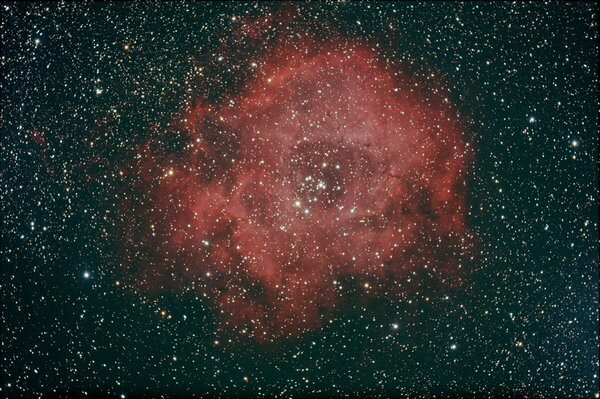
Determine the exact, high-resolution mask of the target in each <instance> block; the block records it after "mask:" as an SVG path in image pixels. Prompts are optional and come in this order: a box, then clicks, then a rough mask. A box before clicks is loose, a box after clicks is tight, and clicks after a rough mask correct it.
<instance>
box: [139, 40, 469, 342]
mask: <svg viewBox="0 0 600 399" xmlns="http://www.w3.org/2000/svg"><path fill="white" fill-rule="evenodd" d="M257 64H258V65H259V67H257V69H256V74H255V77H253V78H252V79H250V80H249V81H248V82H246V84H245V85H244V88H243V90H241V91H239V93H238V94H237V95H235V96H230V97H227V98H226V99H224V100H223V101H222V102H221V103H218V104H211V105H207V103H206V102H205V101H203V100H202V99H197V100H196V101H195V102H194V104H193V105H192V106H191V107H190V108H189V109H188V110H187V111H186V112H185V115H184V118H183V119H184V122H183V123H182V126H183V130H184V131H185V135H186V140H185V141H186V142H187V145H186V146H185V148H183V149H182V150H181V151H178V152H177V153H175V154H171V153H167V152H166V151H165V150H164V149H163V148H162V147H161V146H154V145H153V143H152V142H149V143H148V144H146V146H145V147H144V148H143V149H142V154H143V160H142V161H141V162H140V163H139V165H138V168H137V170H136V172H137V173H138V174H139V175H140V176H141V180H140V181H141V183H140V186H139V187H140V189H141V190H142V191H143V192H144V193H145V195H146V202H144V203H143V205H140V207H143V208H144V210H143V211H139V212H137V215H143V220H144V222H143V223H145V224H147V225H148V226H150V227H148V226H146V225H145V224H144V227H142V228H141V230H140V229H139V227H140V226H139V224H137V225H135V227H133V228H132V230H135V229H137V230H139V231H137V232H134V231H131V232H130V233H131V245H130V247H131V249H130V254H131V257H132V259H133V260H134V261H133V263H136V264H137V269H136V270H137V273H138V274H137V278H138V280H139V281H140V282H144V284H149V285H154V286H165V285H169V283H168V282H169V281H170V280H177V281H178V283H177V286H178V287H179V288H178V289H180V288H181V287H182V286H185V287H188V288H190V287H191V288H190V289H192V290H195V291H197V292H200V293H202V294H206V296H208V297H209V298H210V299H211V300H212V301H213V302H214V303H215V305H216V307H217V309H218V314H219V316H220V320H221V322H222V324H223V327H224V328H226V327H227V326H230V327H231V328H240V329H242V328H243V329H246V330H247V331H249V334H250V335H252V336H254V337H255V338H257V339H259V340H262V339H272V338H273V337H280V336H295V335H298V334H299V333H301V332H302V331H305V330H310V329H314V328H318V327H319V326H320V325H321V323H322V320H323V318H324V316H325V315H326V314H329V313H331V311H332V310H333V309H334V308H335V306H336V304H337V303H339V301H340V298H339V297H338V292H337V288H336V285H335V284H334V280H336V278H339V276H355V278H356V281H361V282H369V281H370V282H371V284H373V282H378V284H379V285H380V286H381V287H385V290H384V289H383V288H382V290H381V291H380V292H385V293H386V295H393V294H398V293H399V292H402V290H403V288H402V284H398V282H401V281H402V280H406V278H407V276H409V275H410V273H411V272H412V271H414V270H417V269H423V268H428V269H429V270H430V271H431V272H432V273H433V274H435V275H436V276H437V277H438V278H439V279H440V281H442V282H443V281H446V280H452V279H453V278H455V277H457V275H458V274H459V273H458V272H459V270H460V268H461V262H463V261H464V259H465V257H466V256H467V254H468V248H469V242H470V241H469V239H468V235H469V234H468V229H467V227H466V224H465V213H466V206H465V184H464V175H465V170H466V167H467V164H468V159H469V156H468V153H469V152H468V151H467V150H468V148H467V146H466V144H465V141H464V139H463V133H462V131H461V127H460V122H459V120H458V118H457V116H456V113H455V112H453V111H452V110H451V108H450V107H449V105H448V104H447V103H446V102H445V101H444V100H443V99H442V98H441V97H440V98H438V97H439V96H438V97H436V96H429V97H427V96H426V95H425V94H423V92H422V91H420V90H417V87H416V86H415V81H414V80H412V79H409V78H408V76H406V75H405V74H403V73H401V72H399V71H395V70H393V69H392V68H390V67H387V66H385V65H384V64H383V63H382V61H380V60H379V58H378V55H377V54H376V53H375V52H374V51H373V50H371V49H368V48H367V47H365V46H360V45H356V44H352V43H341V42H339V41H336V42H335V43H330V44H328V45H323V44H316V43H315V42H309V41H297V42H295V43H294V44H293V45H292V44H281V45H279V46H277V48H276V49H275V50H274V51H270V52H267V53H266V54H265V55H264V57H263V59H261V60H259V62H258V63H257ZM154 147H156V148H154Z"/></svg>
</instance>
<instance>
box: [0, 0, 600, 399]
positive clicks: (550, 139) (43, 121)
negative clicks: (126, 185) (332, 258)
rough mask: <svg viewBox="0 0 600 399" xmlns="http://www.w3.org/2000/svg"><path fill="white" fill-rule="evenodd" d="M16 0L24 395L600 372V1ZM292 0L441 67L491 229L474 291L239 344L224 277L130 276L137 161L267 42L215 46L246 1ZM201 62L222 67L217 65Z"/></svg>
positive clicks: (481, 380) (12, 371) (568, 386)
mask: <svg viewBox="0 0 600 399" xmlns="http://www.w3.org/2000/svg"><path fill="white" fill-rule="evenodd" d="M1 7H2V22H1V26H2V81H1V85H2V87H1V91H2V125H1V129H2V130H1V134H2V138H1V145H2V146H1V148H0V149H1V162H2V163H1V199H2V209H1V212H2V240H1V243H0V253H1V261H2V267H1V272H2V277H1V280H0V284H1V287H0V290H1V295H2V313H1V317H2V327H1V328H2V330H1V338H0V339H1V343H2V346H1V352H2V353H1V358H0V359H1V366H2V371H1V374H0V375H1V381H0V383H1V388H0V389H1V391H0V392H2V395H3V396H8V397H33V396H38V395H40V396H42V397H65V396H86V395H88V396H98V397H105V396H106V397H121V396H122V395H123V397H137V396H147V397H158V396H159V395H160V394H162V395H164V396H168V397H172V396H177V397H180V396H183V397H187V396H192V395H201V394H204V395H207V396H241V397H249V396H266V397H273V396H282V397H283V396H285V397H288V396H300V397H307V396H309V397H314V396H323V397H331V396H344V395H349V396H352V397H354V396H369V397H372V396H379V395H382V396H393V397H401V396H411V397H414V396H427V397H431V396H438V397H447V396H463V397H465V396H466V397H565V398H566V397H586V398H587V397H590V398H591V397H594V396H595V395H596V393H597V392H598V390H599V389H598V224H597V219H598V193H597V192H598V171H597V161H598V158H597V156H598V139H597V122H598V120H597V109H598V108H597V107H598V104H597V78H598V74H597V72H598V71H597V61H596V60H597V55H598V50H597V40H598V26H597V22H596V20H597V13H598V8H597V6H596V5H595V4H594V3H592V2H577V3H566V2H565V3H562V2H561V3H558V2H553V3H539V2H535V3H520V2H519V3H516V2H513V3H509V2H498V3H483V2H481V3H479V2H469V3H454V2H448V3H411V2H402V3H393V2H369V3H366V2H351V1H350V2H340V3H293V4H283V5H282V4H279V3H268V2H263V3H255V2H247V3H233V2H232V3H220V2H207V3H198V4H191V3H30V4H26V3H3V4H2V6H1ZM281 7H288V9H290V10H292V11H294V10H297V14H298V15H299V16H298V17H297V18H296V20H295V21H294V22H293V23H292V27H293V28H298V29H299V28H300V27H305V26H306V25H307V24H308V26H309V28H308V29H309V30H310V31H311V32H312V33H315V34H318V35H320V36H321V37H327V35H328V34H329V32H331V29H332V28H334V29H336V30H337V31H339V32H341V34H342V35H344V36H348V37H358V38H366V39H368V40H369V42H370V43H379V44H380V50H381V52H382V53H383V54H385V55H386V56H388V57H390V59H393V60H395V61H396V62H398V63H401V64H402V65H403V67H404V68H407V69H409V70H410V71H412V73H414V74H415V75H416V76H417V77H418V78H420V79H425V76H426V75H427V73H429V72H430V71H436V72H438V74H439V76H440V77H441V78H442V79H443V81H445V82H446V83H445V85H446V87H447V88H448V89H449V90H450V91H451V94H452V99H451V100H452V102H453V103H454V104H456V106H457V107H458V108H459V109H460V111H461V113H462V114H463V116H464V119H465V121H466V130H467V134H468V136H469V139H470V140H472V142H473V145H474V146H475V148H476V150H475V153H476V157H475V162H474V165H473V168H472V170H471V172H470V175H469V181H468V187H469V201H468V205H469V220H470V222H469V223H470V226H471V228H472V229H473V231H474V233H475V234H476V236H477V237H478V240H479V247H478V253H477V256H476V258H475V259H474V261H473V264H472V265H471V268H472V270H471V273H470V274H469V275H468V278H467V280H466V283H465V284H464V286H463V287H461V288H460V289H458V290H456V291H450V292H448V293H444V294H443V295H436V293H435V292H431V290H432V289H431V287H429V288H427V287H424V288H423V290H422V292H420V293H419V294H415V295H414V297H412V298H411V299H412V300H413V301H414V305H413V304H411V305H409V304H408V303H407V302H404V303H396V302H391V301H388V303H385V304H384V305H382V306H383V307H378V306H376V305H369V306H367V305H364V304H356V305H351V306H350V307H351V309H349V310H348V311H346V312H344V313H343V314H339V315H338V317H337V318H336V321H335V322H334V323H331V324H329V325H327V326H326V327H325V328H323V329H322V330H319V331H315V332H313V333H311V334H309V335H308V336H305V337H303V338H302V339H300V340H295V341H290V342H285V343H281V344H278V345H273V346H271V347H267V348H265V347H258V346H256V345H254V344H253V343H252V342H249V341H244V340H243V339H241V338H240V340H239V342H232V343H231V344H227V345H222V344H221V345H215V344H214V340H215V339H216V338H215V337H216V336H215V333H214V331H215V328H214V320H213V313H212V310H211V309H209V308H208V307H207V304H206V303H205V302H203V301H202V300H198V299H197V298H195V296H193V295H190V294H181V293H180V294H178V293H163V294H160V295H151V294H144V293H140V292H136V291H135V290H133V289H130V288H128V287H124V286H117V285H116V284H115V281H118V280H119V279H120V276H119V273H121V270H122V267H121V264H122V263H123V262H124V261H125V260H124V259H121V258H120V257H119V250H118V248H119V245H120V243H121V240H122V237H121V236H120V234H119V231H118V229H117V228H116V226H117V225H118V223H119V220H118V219H119V206H120V203H121V201H122V199H121V198H120V197H119V195H118V193H119V191H120V189H121V187H120V184H122V183H121V181H120V179H119V177H118V170H119V169H118V168H119V165H120V164H122V163H125V162H127V161H128V160H130V159H131V157H133V156H134V154H135V149H136V148H135V146H136V144H138V143H139V142H140V140H142V139H144V138H145V137H148V135H149V134H150V133H149V132H151V131H152V129H153V128H156V127H157V126H158V127H159V128H160V127H164V126H166V125H167V124H168V123H169V122H170V121H171V119H172V116H173V114H174V113H175V112H176V111H178V110H179V109H180V108H181V106H182V105H183V104H184V103H185V101H186V100H188V99H189V98H190V97H192V96H195V95H199V94H202V95H204V96H207V97H209V98H213V99H218V98H220V97H222V96H225V95H227V94H228V93H230V92H234V91H235V90H236V88H239V87H240V85H242V84H243V81H244V77H245V76H247V71H246V70H245V69H244V68H246V67H247V66H246V64H247V61H248V60H250V59H252V57H254V56H256V55H257V54H259V52H260V49H261V47H260V46H258V47H248V48H245V47H240V48H237V50H235V51H237V53H235V54H236V55H235V56H233V57H231V59H230V60H227V61H226V62H225V63H216V62H215V56H214V55H215V54H216V53H217V52H218V51H220V50H219V49H222V48H223V47H224V46H226V47H231V46H233V47H235V43H234V42H232V33H233V32H234V31H235V30H236V29H238V28H239V27H240V24H241V23H243V21H246V20H251V19H254V18H257V17H262V16H265V15H268V14H274V13H277V12H278V11H279V10H280V9H281ZM234 16H235V17H236V20H233V17H234ZM357 21H360V24H359V23H358V22H357ZM285 28H286V27H285V26H279V25H276V26H273V27H272V32H273V35H272V38H275V37H276V35H277V34H278V32H279V30H281V29H285ZM269 40H270V39H269ZM269 40H267V42H266V43H265V44H266V45H268V43H269ZM125 44H127V45H129V46H130V48H129V50H126V49H125V48H124V46H125ZM198 65H203V66H204V67H206V68H207V70H208V71H210V77H209V79H208V80H207V81H205V82H203V83H198V82H197V81H196V80H195V78H194V76H195V75H194V72H193V71H194V66H198ZM188 89H189V90H188ZM33 132H40V133H39V134H38V135H37V137H38V138H37V139H34V138H33V137H34V133H33ZM40 137H43V139H41V138H40ZM92 141H93V142H94V143H95V144H94V146H91V145H90V142H92ZM500 189H502V191H501V192H500ZM44 228H45V229H44ZM85 272H88V273H89V278H86V277H84V273H85ZM428 296H432V297H434V298H435V299H434V300H432V301H427V302H426V301H424V300H423V298H425V297H428ZM382 302H386V299H385V298H382ZM161 309H168V314H169V315H171V318H170V319H169V318H166V317H162V316H161V315H160V310H161ZM382 309H383V310H382ZM184 315H185V318H184ZM392 323H397V324H398V326H399V328H398V329H393V328H392V327H391V324H392ZM173 356H176V357H177V360H176V361H175V360H173ZM243 377H248V381H247V382H246V381H245V380H244V379H243Z"/></svg>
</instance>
